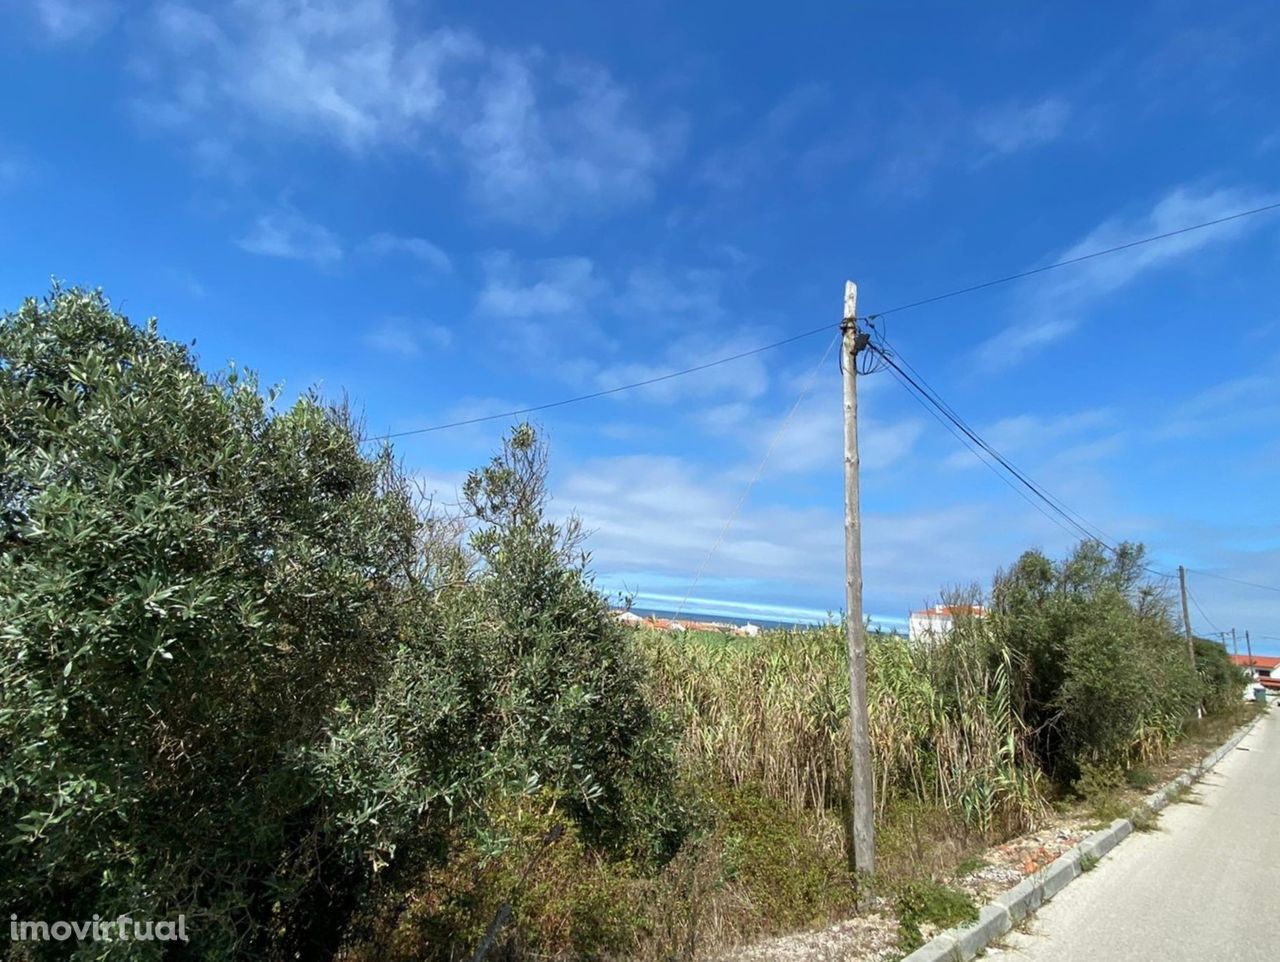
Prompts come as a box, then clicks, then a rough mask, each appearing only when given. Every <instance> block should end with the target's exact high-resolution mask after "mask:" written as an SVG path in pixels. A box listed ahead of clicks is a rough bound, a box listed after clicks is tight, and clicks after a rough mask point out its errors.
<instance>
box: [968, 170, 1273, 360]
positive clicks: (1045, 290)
mask: <svg viewBox="0 0 1280 962" xmlns="http://www.w3.org/2000/svg"><path fill="white" fill-rule="evenodd" d="M1272 199H1273V198H1271V197H1269V196H1266V195H1262V194H1259V193H1256V192H1254V191H1250V190H1244V189H1240V188H1219V189H1216V190H1208V191H1206V190H1199V189H1196V188H1192V187H1179V188H1177V189H1176V190H1173V191H1171V192H1170V193H1168V194H1166V195H1165V196H1164V197H1163V198H1161V199H1160V200H1159V201H1158V202H1157V203H1156V204H1155V205H1154V206H1153V207H1152V208H1151V209H1150V210H1149V211H1148V212H1146V213H1145V214H1141V215H1139V216H1137V217H1115V218H1111V219H1110V220H1107V221H1105V222H1104V223H1102V224H1100V225H1099V226H1098V227H1096V228H1094V229H1093V230H1092V231H1090V232H1089V233H1088V234H1086V235H1085V236H1084V237H1083V238H1081V239H1080V240H1079V241H1077V242H1076V243H1075V244H1073V245H1071V246H1070V247H1068V248H1067V249H1066V250H1063V251H1059V252H1057V253H1056V254H1053V255H1052V256H1050V257H1048V258H1046V259H1045V260H1046V263H1054V262H1057V261H1064V260H1070V259H1072V258H1076V257H1080V256H1082V255H1085V254H1090V253H1093V252H1095V251H1099V250H1105V249H1108V248H1111V247H1117V246H1120V245H1122V244H1126V243H1129V242H1130V241H1134V240H1139V239H1141V238H1144V237H1150V236H1155V235H1158V234H1165V233H1168V232H1170V231H1174V230H1177V229H1179V228H1182V227H1187V226H1190V225H1192V224H1199V223H1204V222H1206V221H1212V220H1216V219H1218V218H1221V217H1225V216H1227V215H1229V214H1233V213H1236V212H1238V211H1241V210H1247V209H1250V208H1253V207H1258V206H1261V205H1263V204H1266V203H1268V202H1270V201H1271V200H1272ZM1256 226H1257V222H1256V221H1255V220H1250V219H1244V220H1236V221H1230V222H1228V223H1225V224H1219V225H1217V226H1215V227H1208V228H1205V229H1203V230H1198V231H1192V232H1190V233H1186V234H1179V235H1177V236H1174V237H1169V238H1166V239H1164V240H1161V241H1156V242H1154V243H1151V244H1146V245H1143V246H1141V247H1134V248H1131V249H1129V250H1126V251H1120V252H1118V253H1116V254H1111V255H1108V256H1106V257H1100V258H1098V259H1096V260H1090V261H1087V262H1085V263H1082V264H1079V265H1076V266H1072V267H1068V268H1065V269H1063V271H1062V272H1060V273H1055V274H1054V275H1053V279H1052V280H1044V279H1038V280H1037V281H1035V282H1034V293H1032V294H1030V295H1029V296H1028V297H1027V298H1025V299H1024V301H1023V302H1022V303H1021V304H1020V305H1019V308H1018V315H1019V320H1018V322H1017V323H1014V324H1011V325H1009V326H1008V327H1006V328H1005V329H1004V330H1002V331H1000V332H999V333H998V334H996V335H995V336H994V337H992V338H990V339H989V340H987V341H986V342H985V343H984V344H982V345H981V346H980V347H979V348H978V350H977V360H978V362H979V363H980V364H981V366H982V367H983V368H985V369H986V370H988V371H995V370H1001V369H1004V368H1008V367H1010V366H1012V365H1014V364H1017V363H1018V362H1020V361H1022V360H1023V359H1025V358H1027V357H1029V356H1031V355H1032V354H1034V353H1036V352H1038V351H1041V350H1043V349H1045V348H1047V347H1049V346H1050V345H1052V344H1055V343H1057V342H1058V341H1060V340H1062V339H1063V338H1064V337H1066V336H1067V335H1068V334H1070V333H1071V332H1073V331H1074V330H1076V328H1077V327H1079V326H1080V324H1081V323H1082V322H1083V320H1084V318H1085V316H1086V315H1087V314H1088V312H1089V311H1090V310H1091V309H1092V308H1094V307H1095V306H1096V305H1097V304H1098V302H1099V301H1101V300H1102V299H1103V298H1105V297H1106V296H1107V295H1109V294H1113V293H1115V292H1116V291H1118V290H1120V289H1121V288H1123V287H1126V286H1127V285H1129V284H1132V283H1135V282H1136V281H1138V280H1140V279H1142V278H1144V277H1146V276H1148V275H1150V274H1153V273H1155V272H1157V271H1159V270H1161V269H1163V268H1166V267H1169V266H1171V265H1173V264H1176V263H1178V262H1180V261H1183V260H1185V259H1186V258H1187V257H1188V256H1189V255H1191V254H1193V253H1196V252H1198V251H1202V250H1204V249H1206V248H1209V247H1213V246H1220V245H1223V244H1226V243H1229V242H1231V241H1233V240H1236V239H1238V238H1239V237H1241V236H1243V235H1245V234H1246V233H1248V232H1249V231H1250V230H1253V229H1255V227H1256Z"/></svg>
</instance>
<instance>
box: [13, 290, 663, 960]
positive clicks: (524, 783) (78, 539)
mask: <svg viewBox="0 0 1280 962" xmlns="http://www.w3.org/2000/svg"><path fill="white" fill-rule="evenodd" d="M0 431H2V432H3V445H2V447H0V454H2V457H3V461H2V462H0V525H2V527H0V539H2V542H0V543H2V545H3V555H2V556H0V625H2V627H0V648H2V650H0V820H2V822H3V825H4V826H5V829H6V836H5V838H4V839H3V841H4V842H5V844H4V845H3V846H2V847H0V903H3V904H5V905H6V906H8V907H9V910H10V911H12V912H16V913H17V914H18V916H19V918H45V919H58V918H63V919H87V918H91V917H92V916H93V915H94V914H95V913H96V914H99V915H101V916H102V917H114V916H115V915H117V914H121V913H131V914H133V915H134V916H136V917H149V918H158V919H164V918H172V917H174V916H176V915H178V914H180V913H181V914H185V915H186V916H187V917H188V920H189V928H190V929H192V931H193V935H194V936H195V937H196V938H195V941H193V943H192V944H191V946H189V947H188V951H190V952H191V953H193V954H195V955H197V956H199V957H203V958H221V957H226V956H227V955H230V954H239V955H251V956H258V957H261V956H264V955H277V956H285V955H289V956H297V955H301V956H303V957H315V956H318V955H320V954H322V953H323V952H326V951H328V950H330V949H331V948H332V947H333V945H334V944H336V942H337V940H338V938H339V936H340V934H341V930H342V927H343V925H344V923H345V920H346V919H347V917H348V916H349V915H350V913H351V912H352V911H354V910H355V909H356V908H357V906H358V904H359V903H360V901H361V900H362V899H364V898H365V897H367V895H366V893H367V892H368V891H369V880H370V878H371V877H374V876H375V875H376V874H377V873H378V872H379V871H380V870H382V869H384V868H387V867H388V866H394V867H396V868H403V871H405V872H408V871H410V870H411V869H412V867H413V866H418V865H427V864H438V863H440V862H441V860H445V861H447V860H448V859H449V858H450V856H451V854H456V852H458V851H468V850H470V849H471V848H473V847H474V846H475V845H476V844H480V842H479V841H477V840H484V841H483V845H484V846H487V848H486V849H485V850H486V851H488V852H489V853H490V854H494V853H498V852H500V851H501V849H502V847H503V845H504V844H507V843H509V842H510V840H505V841H504V839H503V837H502V836H501V832H500V830H499V828H496V827H495V815H494V812H500V811H504V810H505V808H506V806H507V804H508V803H507V802H506V801H504V800H505V799H513V798H516V799H518V798H520V797H523V796H531V797H533V796H536V797H539V798H544V799H547V798H549V799H551V800H552V801H551V804H552V809H551V810H552V811H555V812H557V813H559V814H558V815H557V818H559V819H562V820H563V819H568V820H569V821H570V824H571V827H572V830H573V834H574V837H578V836H580V837H581V838H582V839H583V842H584V844H586V845H588V846H594V847H599V848H600V849H602V850H603V851H605V852H606V853H608V854H611V856H613V857H617V856H623V855H627V856H631V857H633V858H636V859H638V860H639V861H640V862H645V861H646V860H648V861H660V860H662V859H664V858H666V857H668V856H669V855H670V854H671V853H672V852H673V851H674V849H675V848H676V847H677V845H678V842H679V838H680V833H681V830H682V813H681V810H680V807H679V805H678V802H677V797H678V796H677V793H676V792H674V791H673V790H672V780H673V766H672V764H671V745H672V738H671V735H670V732H669V730H668V728H667V726H665V725H664V724H663V722H662V721H661V719H660V718H659V717H658V716H657V714H656V713H655V712H654V711H653V710H652V708H651V706H650V703H649V701H648V700H647V699H646V697H645V691H644V685H643V681H644V679H643V668H642V666H641V664H640V663H639V662H638V661H636V659H635V658H634V656H633V655H632V653H631V649H630V645H629V642H628V639H627V638H626V637H625V636H623V635H622V634H621V633H620V630H619V628H618V627H617V626H616V624H615V623H614V622H613V620H612V619H611V618H610V617H609V616H608V611H607V608H606V605H605V603H604V601H603V600H602V599H601V597H600V596H599V595H598V594H597V593H595V592H594V591H592V589H591V587H590V584H589V582H588V581H587V579H586V577H585V574H584V570H583V566H584V564H585V558H584V557H583V556H582V555H581V554H580V552H579V551H578V543H577V538H576V528H574V527H572V526H570V527H569V528H568V529H562V528H560V527H557V526H556V525H553V524H550V523H548V522H547V521H546V520H545V519H544V517H543V508H544V506H545V491H544V489H543V479H544V472H543V468H544V464H543V455H542V448H541V446H540V444H539V443H538V441H537V439H536V437H535V436H534V435H533V433H532V431H531V430H529V429H528V428H521V429H519V430H517V431H516V432H515V434H514V435H513V436H512V439H511V440H510V442H509V443H508V444H507V445H506V446H505V447H504V449H503V453H502V454H501V455H500V456H499V457H498V458H497V459H495V461H494V462H493V463H492V464H490V465H488V466H487V467H486V468H485V469H483V470H482V471H479V472H477V473H476V474H475V475H473V476H472V478H471V479H470V480H469V482H468V484H467V488H466V495H467V500H468V503H469V505H470V507H471V516H470V517H469V518H463V519H449V518H442V517H440V516H439V515H438V514H431V513H430V512H429V511H428V510H426V508H424V507H422V506H419V505H418V504H417V502H416V499H415V498H414V497H413V495H412V492H411V490H410V487H409V485H408V484H407V483H406V481H405V479H404V477H403V476H402V475H401V473H400V472H399V471H398V470H397V467H396V465H395V464H394V463H393V462H392V460H391V458H390V455H389V454H388V453H387V452H386V451H383V452H382V453H379V454H375V455H373V456H367V455H366V454H364V453H362V450H361V441H360V434H359V431H358V429H357V426H356V425H355V424H354V423H353V422H352V420H351V419H350V417H349V416H348V415H347V414H346V413H345V412H344V411H343V410H342V409H335V408H330V407H326V406H324V405H323V404H321V403H320V402H319V401H318V400H317V399H316V398H314V397H311V396H307V397H304V398H303V399H301V400H300V401H298V402H297V403H296V404H295V405H293V406H292V407H291V408H289V409H288V410H287V411H283V412H277V411H275V410H274V409H273V408H272V406H271V399H270V398H266V399H264V397H263V396H262V395H261V393H260V392H259V391H258V389H257V385H256V383H255V382H254V381H253V380H252V378H246V377H244V376H241V375H238V374H236V373H235V372H232V373H230V374H228V375H226V376H223V377H219V378H212V377H208V376H206V375H204V374H202V373H201V372H200V370H199V369H198V368H197V366H196V363H195V360H194V358H193V357H192V356H191V354H190V353H189V352H188V351H187V350H186V349H185V348H184V347H182V346H181V345H177V344H174V343H171V342H169V341H166V340H164V339H163V338H161V337H160V336H159V335H158V334H157V332H156V329H155V326H154V324H153V325H150V326H148V327H147V328H145V329H139V328H137V327H134V326H133V325H131V324H130V323H129V322H128V321H127V319H125V318H124V317H121V316H119V315H117V314H115V313H113V312H112V311H111V309H110V307H109V305H108V304H107V302H106V301H105V299H104V298H103V297H102V296H101V295H100V294H93V293H86V292H83V291H78V290H69V291H62V290H55V291H54V293H53V294H52V296H51V297H50V298H48V299H47V300H46V301H44V302H35V301H28V302H27V303H25V304H24V305H23V306H22V307H21V309H20V310H19V311H18V312H16V313H15V314H11V315H7V316H6V317H5V318H4V319H3V321H2V322H0ZM428 507H429V506H428ZM468 533H469V534H468ZM468 537H469V541H470V545H468V543H467V539H468ZM451 845H452V846H454V848H452V849H451V847H450V846H451ZM375 889H376V886H375ZM104 945H105V944H99V945H98V946H96V947H93V946H86V947H85V948H84V950H83V951H84V952H86V953H89V954H92V953H94V952H101V951H114V952H116V953H119V954H133V955H145V954H146V952H147V950H148V949H149V948H156V949H158V947H159V946H158V944H157V943H151V944H150V945H148V944H142V943H132V944H129V945H124V944H121V943H116V944H114V945H110V946H107V947H106V948H105V949H104ZM61 948H62V947H60V946H55V947H54V948H53V949H50V951H54V949H59V950H60V949H61ZM54 954H57V953H56V952H55V953H54Z"/></svg>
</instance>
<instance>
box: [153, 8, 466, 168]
mask: <svg viewBox="0 0 1280 962" xmlns="http://www.w3.org/2000/svg"><path fill="white" fill-rule="evenodd" d="M402 27H404V25H403V24H402V23H401V22H400V21H399V18H398V17H397V15H396V12H395V9H394V7H393V6H392V4H391V3H390V2H388V0H350V2H347V0H344V2H337V0H255V2H245V0H235V2H232V3H229V4H226V5H225V6H223V7H221V8H219V12H218V14H215V15H211V14H207V13H204V12H201V11H199V10H196V9H195V8H194V7H191V6H188V5H186V4H182V3H167V4H164V5H162V6H160V7H159V8H158V10H157V14H156V39H157V40H158V42H159V48H160V50H161V51H167V52H168V53H169V54H171V55H172V56H173V57H174V58H175V59H176V58H181V60H180V61H179V62H178V63H176V64H174V65H173V66H174V67H175V68H176V69H175V71H174V72H175V73H176V74H177V76H178V77H179V78H180V83H181V84H182V85H183V86H182V87H181V88H180V89H181V91H182V93H181V95H180V96H179V97H177V98H175V99H176V100H177V101H178V105H179V106H180V107H182V108H184V109H186V110H187V111H188V112H189V113H190V114H191V115H192V120H193V122H203V121H205V120H207V119H208V118H207V117H206V116H205V115H206V114H209V113H213V114H219V113H224V112H230V113H232V115H235V114H238V113H244V114H248V115H250V116H251V117H252V118H253V119H255V120H257V121H258V122H260V123H262V124H266V125H268V126H271V127H276V128H286V129H289V130H292V131H294V132H296V133H303V134H311V135H319V136H323V137H329V138H332V139H335V140H337V141H338V142H339V143H341V144H342V145H344V146H346V147H348V148H351V149H362V148H366V147H370V146H372V145H374V144H377V143H383V142H386V141H387V140H388V139H391V138H397V137H407V136H413V135H415V134H416V132H417V130H418V126H419V125H420V124H422V123H424V122H430V121H432V120H433V119H435V118H436V117H437V116H438V115H439V113H440V110H441V108H442V106H443V104H444V102H445V91H444V81H443V74H444V72H445V71H446V69H448V68H449V67H450V66H452V65H454V64H456V63H458V62H460V61H463V60H466V59H468V58H471V57H475V56H476V55H477V54H478V52H479V44H478V43H477V42H476V41H475V40H474V38H472V37H470V36H469V35H467V34H465V33H461V32H456V31H451V30H447V29H441V30H436V31H431V32H428V33H425V34H423V35H421V36H418V37H413V36H412V35H411V34H410V32H409V31H408V30H407V29H402ZM166 79H167V78H166Z"/></svg>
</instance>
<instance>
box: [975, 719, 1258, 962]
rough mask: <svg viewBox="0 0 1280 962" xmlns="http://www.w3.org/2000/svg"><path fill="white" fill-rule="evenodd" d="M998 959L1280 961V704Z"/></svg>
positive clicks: (1017, 935)
mask: <svg viewBox="0 0 1280 962" xmlns="http://www.w3.org/2000/svg"><path fill="white" fill-rule="evenodd" d="M988 957H994V958H1001V959H1009V960H1029V962H1131V960H1146V959H1151V960H1160V962H1183V960H1185V962H1215V960H1223V962H1250V960H1253V959H1268V960H1280V709H1272V711H1270V712H1269V713H1268V714H1267V715H1266V716H1265V717H1264V718H1263V719H1262V720H1261V721H1259V722H1258V724H1257V725H1256V726H1255V727H1254V729H1253V731H1251V732H1250V733H1249V735H1248V736H1247V737H1246V738H1245V739H1244V741H1242V742H1241V743H1240V746H1239V747H1238V748H1237V749H1236V750H1235V751H1233V752H1231V753H1229V754H1228V755H1227V757H1226V758H1224V759H1223V760H1222V761H1221V762H1220V763H1219V764H1218V766H1217V768H1215V769H1214V770H1213V771H1212V772H1210V773H1209V774H1208V775H1206V776H1205V777H1204V778H1203V779H1202V780H1201V781H1200V782H1199V783H1197V784H1196V786H1195V788H1194V792H1193V794H1192V795H1191V796H1190V803H1187V802H1183V803H1177V804H1174V805H1170V806H1169V807H1168V808H1166V809H1165V810H1164V812H1163V814H1162V815H1161V817H1160V821H1159V825H1158V827H1157V829H1156V830H1155V831H1153V832H1142V833H1135V834H1133V835H1131V836H1130V837H1129V838H1128V839H1126V840H1125V841H1124V842H1122V843H1121V844H1120V845H1119V846H1118V847H1117V848H1115V849H1114V850H1112V852H1111V853H1110V854H1108V855H1107V856H1106V857H1105V858H1103V859H1102V861H1101V862H1099V863H1098V865H1097V867H1096V868H1094V869H1093V870H1092V871H1091V872H1088V873H1086V874H1085V875H1082V876H1081V877H1080V878H1078V879H1076V881H1075V882H1073V883H1072V884H1071V885H1069V886H1067V888H1066V889H1064V890H1063V891H1062V892H1060V893H1059V894H1058V896H1057V898H1055V899H1054V900H1053V901H1052V902H1050V903H1049V904H1048V905H1046V906H1044V907H1043V908H1042V909H1041V910H1040V911H1039V912H1038V913H1036V915H1035V917H1034V918H1033V919H1032V920H1031V923H1030V926H1029V928H1028V930H1027V931H1025V932H1018V931H1015V932H1010V933H1009V934H1008V935H1006V936H1005V937H1004V944H1003V947H1002V948H999V949H996V948H992V949H990V950H989V951H988Z"/></svg>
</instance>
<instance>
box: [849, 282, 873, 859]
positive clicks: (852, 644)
mask: <svg viewBox="0 0 1280 962" xmlns="http://www.w3.org/2000/svg"><path fill="white" fill-rule="evenodd" d="M857 307H858V288H857V286H856V285H855V284H854V283H853V281H846V282H845V285H844V323H843V324H842V325H841V328H840V330H841V331H842V332H843V334H842V337H843V340H842V343H841V345H840V369H841V371H842V372H843V374H844V576H845V585H844V588H845V591H844V600H845V619H844V620H845V634H846V636H847V641H848V646H849V763H850V765H849V767H850V780H851V785H850V789H851V794H852V796H853V862H854V864H853V869H854V871H855V872H856V873H857V874H858V875H871V874H873V873H874V872H875V870H876V830H875V821H874V805H875V797H876V793H875V784H874V779H875V775H874V773H873V772H872V770H871V725H870V722H869V721H868V718H867V638H866V634H865V633H864V631H863V624H862V516H861V514H860V509H859V504H858V352H859V351H860V350H862V348H863V347H865V345H866V343H867V336H866V335H865V334H862V333H861V332H859V330H858V321H857V316H858V315H857Z"/></svg>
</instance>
